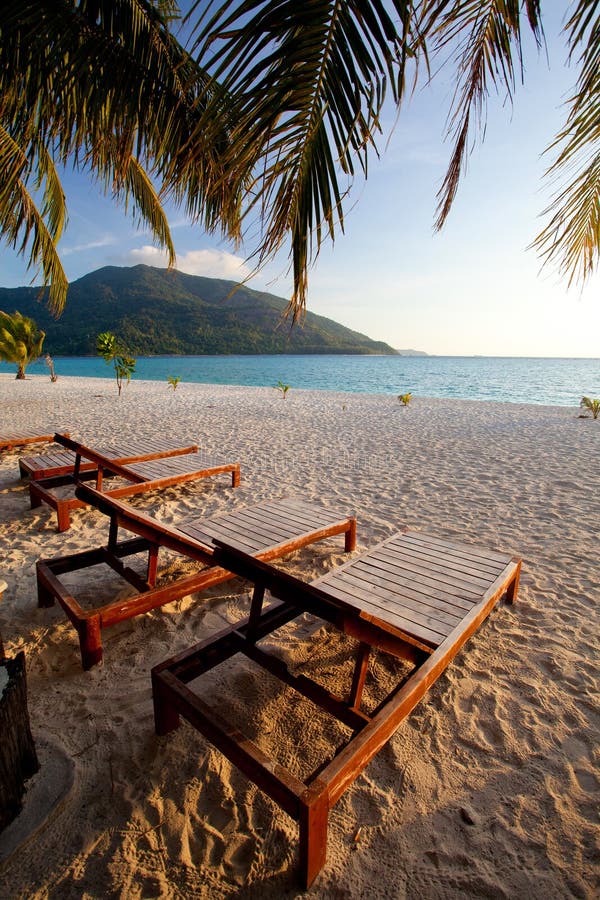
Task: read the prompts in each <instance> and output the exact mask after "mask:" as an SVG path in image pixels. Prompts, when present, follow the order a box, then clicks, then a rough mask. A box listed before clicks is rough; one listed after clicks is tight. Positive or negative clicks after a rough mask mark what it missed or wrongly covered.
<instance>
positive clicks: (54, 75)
mask: <svg viewBox="0 0 600 900" xmlns="http://www.w3.org/2000/svg"><path fill="white" fill-rule="evenodd" d="M542 5H543V4H542V2H541V0H528V2H527V3H516V2H511V3H499V2H494V3H483V2H482V3H461V2H458V0H453V2H447V0H423V2H419V3H411V2H408V3H407V2H404V0H390V2H389V3H383V2H382V0H347V2H345V3H333V2H331V0H314V2H312V3H311V4H310V5H307V4H304V3H299V2H297V0H260V2H259V0H251V2H247V0H218V2H217V0H207V2H205V3H200V2H197V0H196V2H193V3H192V4H191V6H190V11H189V13H188V14H187V16H186V18H185V23H186V25H187V30H188V33H189V34H190V42H189V50H188V49H186V48H184V47H183V46H182V45H181V44H180V43H179V40H178V38H177V37H176V34H180V33H181V17H180V14H179V10H178V7H177V4H176V3H175V2H173V0H104V2H102V3H98V2H95V0H73V2H69V3H63V4H49V3H47V2H45V0H28V2H27V4H26V7H25V8H24V7H23V0H4V3H3V7H2V17H1V20H0V96H2V106H1V109H0V162H1V166H0V225H1V227H0V235H1V236H2V238H3V239H4V241H6V243H7V244H8V245H9V246H10V247H12V248H14V249H15V250H16V252H17V253H19V254H21V255H23V256H25V258H26V259H27V261H28V265H29V266H30V267H33V268H35V269H37V270H38V271H39V272H40V273H41V276H42V280H43V284H44V286H48V287H49V292H48V302H49V304H50V305H51V307H52V308H53V309H54V310H55V311H57V312H58V311H60V310H61V309H62V307H63V306H64V303H65V299H66V295H67V288H68V283H67V279H66V275H65V272H64V270H63V268H62V264H61V260H60V255H59V252H58V243H59V240H60V236H61V234H62V231H63V228H64V224H65V221H66V217H67V205H66V200H65V193H64V190H63V186H62V183H61V172H60V168H61V167H62V166H63V165H64V164H67V165H70V166H72V167H73V168H74V169H76V170H78V171H82V172H84V173H85V174H88V175H90V176H91V177H92V178H93V179H95V180H97V181H98V182H99V183H100V184H101V185H102V186H104V188H105V190H106V192H107V193H110V194H111V195H112V197H113V198H114V199H115V200H116V201H117V202H119V203H121V204H122V205H123V206H124V207H125V208H126V209H131V210H132V212H133V215H134V217H135V218H136V219H137V220H140V221H142V222H143V223H144V225H145V226H146V227H149V229H150V230H151V232H152V234H153V237H154V239H155V240H156V241H157V243H158V244H159V245H160V246H161V247H162V248H163V249H165V250H166V253H167V256H168V261H169V264H170V265H173V264H174V262H175V250H174V246H173V242H172V239H171V235H170V232H169V226H168V222H167V218H166V215H165V211H164V208H163V205H162V200H163V198H168V200H169V201H171V202H172V203H173V204H174V205H175V206H181V207H183V208H184V209H185V212H186V214H187V215H188V216H189V218H190V219H191V220H192V221H194V222H198V223H199V224H201V225H202V226H203V227H204V229H205V230H206V231H207V232H208V233H215V232H218V233H219V234H220V235H222V236H225V237H228V238H230V239H232V240H234V241H236V242H238V243H239V242H240V241H241V239H242V237H243V236H244V235H246V237H247V236H248V234H250V233H253V234H254V235H255V238H254V242H253V243H254V246H253V247H252V248H251V253H252V258H253V259H255V260H256V266H257V267H259V268H260V267H261V266H264V265H265V264H266V263H267V262H269V261H270V260H272V259H273V258H274V257H275V256H276V255H277V254H278V253H280V251H281V250H282V248H284V247H288V248H289V255H290V259H291V271H292V275H293V291H292V296H291V299H290V310H291V311H292V312H293V314H294V318H297V317H298V316H300V315H301V314H302V311H303V310H304V308H305V304H306V297H307V291H308V270H309V266H310V264H311V262H312V261H313V260H314V259H315V257H316V256H317V255H318V254H319V252H320V250H321V247H322V246H323V244H324V242H326V241H333V240H334V238H335V237H336V236H337V234H338V233H339V231H341V230H343V228H344V208H345V206H346V203H347V202H349V201H348V194H349V189H348V186H349V185H350V186H351V184H352V181H353V179H354V178H355V176H356V174H357V173H362V176H363V177H364V178H366V177H367V173H368V168H369V167H368V163H369V161H370V158H371V157H372V155H373V154H377V152H378V146H377V144H378V142H379V139H380V133H381V131H382V124H381V123H382V121H383V120H384V119H390V118H391V119H393V118H394V117H393V116H391V117H390V116H388V115H386V116H383V115H382V113H383V107H384V102H386V100H387V98H388V97H390V98H391V100H392V101H393V102H394V103H395V105H396V106H397V107H398V109H399V108H400V107H401V105H402V104H403V103H404V102H405V101H407V100H408V99H409V98H410V96H411V95H412V91H413V88H414V86H415V84H418V83H420V80H431V81H435V79H436V77H442V78H445V79H446V80H447V81H448V82H449V83H451V84H452V87H453V90H450V91H449V92H448V93H449V95H450V96H451V97H452V100H451V101H450V102H451V107H450V110H449V115H448V119H447V121H448V131H447V137H448V138H449V139H450V140H451V141H452V149H451V153H450V160H449V165H448V169H447V173H446V176H445V178H444V181H443V183H442V186H441V188H440V191H439V193H438V209H437V215H436V223H435V224H436V227H437V228H441V227H442V226H443V225H444V223H445V222H446V220H447V218H448V216H449V214H450V210H451V208H452V205H453V203H454V200H455V197H456V193H457V190H458V186H459V181H460V179H461V177H462V176H463V173H464V171H465V168H466V161H467V157H468V154H469V153H470V152H471V150H472V148H473V146H474V143H475V142H476V140H477V139H478V138H479V137H481V138H482V137H483V134H484V132H485V128H484V124H485V114H486V106H487V101H488V98H489V96H490V94H491V93H495V92H497V93H498V94H502V95H503V96H504V97H505V98H506V99H507V100H508V101H509V104H510V103H511V102H512V99H513V96H514V93H515V88H516V84H517V82H518V81H519V79H523V77H524V73H525V68H526V67H525V63H524V56H525V50H526V44H527V37H528V34H529V35H532V36H533V42H534V43H535V44H536V45H537V47H538V49H541V50H543V49H544V32H543V24H542ZM595 7H596V4H595V3H594V2H592V0H574V3H573V4H571V5H570V6H569V8H568V10H567V12H566V14H565V24H564V35H565V42H566V54H567V57H568V59H569V61H570V62H572V63H574V64H576V65H577V66H578V74H577V79H578V80H577V85H576V88H575V89H574V90H573V91H572V93H571V95H570V97H569V99H568V101H567V102H566V104H565V106H566V121H565V124H564V127H563V128H562V129H561V130H560V131H559V133H558V135H557V136H556V138H555V139H554V141H553V142H552V144H551V152H552V154H553V161H552V162H551V163H550V166H549V170H548V175H549V177H550V178H551V179H552V183H553V184H556V185H557V188H556V193H555V195H554V197H553V199H552V201H551V203H550V206H549V207H548V208H547V209H546V210H545V216H546V221H547V225H546V227H545V228H544V229H543V230H542V232H541V233H540V234H539V235H538V237H537V238H535V240H534V245H535V247H536V248H537V250H538V252H539V253H540V254H541V256H542V258H543V260H544V261H545V262H552V263H555V264H557V265H558V267H559V269H560V271H561V273H562V274H563V275H564V276H565V277H566V278H567V279H568V281H569V283H570V282H571V281H572V280H575V281H579V282H581V283H583V282H584V281H585V280H586V279H587V278H588V277H589V275H590V274H591V272H592V270H593V269H594V267H595V265H596V264H597V261H598V256H599V250H600V228H598V194H599V192H600V151H599V149H598V143H597V121H598V116H597V97H598V86H599V81H600V74H599V67H598V55H599V53H600V29H599V28H598V24H597V16H595V15H594V10H595ZM307 9H308V10H309V12H308V13H307ZM83 72H84V73H85V77H82V73H83ZM438 73H440V74H439V76H438Z"/></svg>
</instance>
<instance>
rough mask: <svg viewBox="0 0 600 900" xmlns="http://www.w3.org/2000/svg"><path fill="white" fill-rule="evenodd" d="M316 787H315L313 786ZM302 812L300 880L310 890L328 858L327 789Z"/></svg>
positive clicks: (307, 804)
mask: <svg viewBox="0 0 600 900" xmlns="http://www.w3.org/2000/svg"><path fill="white" fill-rule="evenodd" d="M313 787H314V786H313ZM310 800H311V801H312V802H308V803H306V805H304V804H303V805H302V808H301V810H300V880H301V882H302V886H303V887H304V888H305V889H308V888H309V887H310V886H311V884H312V883H313V881H314V880H315V878H316V877H317V875H318V874H319V872H320V871H321V869H322V868H323V866H324V865H325V860H326V857H327V820H328V816H329V802H328V797H327V791H326V788H323V790H322V792H321V793H319V794H317V796H316V797H314V798H312V797H311V798H310Z"/></svg>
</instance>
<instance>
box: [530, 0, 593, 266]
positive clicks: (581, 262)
mask: <svg viewBox="0 0 600 900" xmlns="http://www.w3.org/2000/svg"><path fill="white" fill-rule="evenodd" d="M565 32H566V34H567V40H568V44H569V46H570V48H571V56H576V55H577V54H579V57H578V62H579V64H580V74H579V79H578V83H577V90H576V92H575V94H574V96H573V97H572V98H571V101H570V112H569V116H568V119H567V122H566V125H565V127H564V128H563V130H562V131H561V132H560V134H559V135H558V136H557V138H556V141H555V143H554V144H553V146H552V148H551V149H552V150H556V149H558V150H559V152H558V156H557V158H556V160H555V162H554V163H553V165H552V166H551V167H550V169H549V170H548V173H547V174H548V175H549V176H550V177H555V178H557V179H559V180H563V179H564V178H565V177H566V178H567V179H568V181H567V184H566V185H565V186H564V187H562V188H560V189H559V190H558V192H557V194H556V196H555V197H554V201H553V203H552V205H551V206H549V207H548V209H546V210H545V211H544V213H545V215H547V216H549V219H550V220H549V222H548V224H547V225H546V227H545V228H544V230H543V231H542V232H541V234H539V235H538V237H537V238H536V240H535V242H534V245H535V246H536V247H537V249H538V250H539V251H540V253H541V255H542V257H543V258H545V259H546V260H547V261H557V262H558V265H559V269H560V271H561V273H562V274H563V275H565V276H566V277H567V279H568V282H569V284H571V283H572V282H573V281H576V282H579V283H580V284H583V283H584V282H585V280H586V279H587V278H588V276H589V275H590V274H591V273H592V271H593V270H594V266H595V264H596V262H597V258H598V249H599V248H600V16H599V15H598V3H597V2H596V0H580V2H579V3H578V4H577V5H576V7H575V8H574V9H573V12H572V13H571V16H570V18H569V20H568V22H567V23H566V26H565ZM573 173H574V174H573Z"/></svg>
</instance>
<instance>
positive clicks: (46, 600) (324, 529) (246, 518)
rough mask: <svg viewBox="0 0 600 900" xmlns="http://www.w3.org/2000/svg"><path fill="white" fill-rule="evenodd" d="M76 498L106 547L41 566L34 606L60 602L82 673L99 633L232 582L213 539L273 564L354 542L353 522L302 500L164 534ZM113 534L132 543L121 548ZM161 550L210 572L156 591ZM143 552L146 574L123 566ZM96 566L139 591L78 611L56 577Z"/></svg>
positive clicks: (110, 507)
mask: <svg viewBox="0 0 600 900" xmlns="http://www.w3.org/2000/svg"><path fill="white" fill-rule="evenodd" d="M77 495H78V496H79V497H80V498H81V499H82V500H84V501H85V502H86V503H92V504H93V505H94V506H96V507H97V508H98V509H99V510H100V511H101V512H103V513H105V514H106V515H107V516H108V517H109V519H110V525H109V530H108V543H107V545H106V546H105V547H98V548H96V549H93V550H86V551H83V552H82V553H76V554H74V555H72V556H64V557H61V558H57V559H43V560H39V561H38V563H37V585H38V605H39V606H52V604H53V603H54V601H55V600H58V602H59V603H60V605H61V606H62V608H63V609H64V611H65V612H66V614H67V616H68V617H69V619H70V620H71V622H72V623H73V625H74V626H75V629H76V631H77V633H78V635H79V644H80V648H81V660H82V663H83V668H84V669H89V668H91V667H92V666H93V665H95V664H96V663H97V662H99V661H100V660H101V659H102V634H101V632H102V629H103V628H107V627H108V626H110V625H113V624H114V623H116V622H122V621H123V620H124V619H132V618H134V617H135V616H138V615H141V614H142V613H145V612H148V611H149V610H151V609H156V608H157V607H159V606H164V604H165V603H170V602H171V601H173V600H177V599H179V598H180V597H185V596H187V595H188V594H192V593H196V592H197V591H202V590H205V589H206V588H208V587H210V586H212V585H214V584H220V583H221V582H222V581H226V580H227V579H229V578H232V577H233V575H232V574H231V572H228V571H227V570H226V569H223V568H221V567H219V566H215V565H213V564H212V562H213V551H214V546H213V540H214V539H216V538H225V539H226V540H228V541H232V542H234V543H235V544H236V546H238V547H241V548H243V549H244V550H245V551H246V552H247V553H251V554H253V555H255V556H256V557H257V558H258V559H262V560H272V559H276V558H278V557H280V556H283V555H285V554H287V553H291V552H292V551H294V550H298V549H299V548H300V547H304V546H306V544H311V543H314V542H315V541H321V540H324V539H326V538H329V537H333V536H334V535H337V534H344V535H345V549H346V550H347V551H350V550H353V549H354V547H355V544H356V520H355V518H354V517H353V516H347V515H342V514H340V513H336V512H335V511H332V510H329V509H326V508H325V507H323V506H320V505H319V504H316V503H305V502H303V501H301V500H293V499H290V500H273V501H268V502H265V503H260V504H258V505H257V506H251V507H246V508H243V509H238V510H235V511H234V512H232V513H229V514H228V515H224V516H217V517H215V518H212V519H199V520H198V521H196V522H193V523H191V524H186V525H180V526H179V528H170V527H167V526H166V525H161V523H160V522H157V521H156V519H153V518H152V517H151V516H148V515H145V514H144V513H141V512H139V511H138V510H136V509H133V508H132V507H131V506H128V505H127V504H125V503H122V502H120V501H119V500H115V499H114V498H112V497H108V496H107V495H106V494H104V493H100V492H98V491H96V490H94V489H92V488H90V487H88V486H86V485H80V486H79V487H78V488H77ZM119 528H123V529H125V530H126V531H129V532H132V533H133V534H135V535H137V537H136V538H132V539H128V540H125V541H121V542H119V541H118V540H117V537H118V529H119ZM161 547H165V548H168V549H169V550H173V551H175V552H177V553H180V554H182V555H183V556H186V557H188V558H190V559H193V560H197V561H198V562H200V563H205V564H207V566H208V568H205V569H204V570H202V571H199V572H196V573H194V574H192V575H189V576H186V577H184V578H179V579H177V580H176V581H174V582H171V583H169V584H165V585H162V586H160V585H158V584H157V572H158V552H159V550H160V548H161ZM142 552H147V554H148V559H147V566H146V572H145V576H141V575H139V574H138V573H136V572H135V571H134V570H133V569H131V568H130V567H128V566H126V565H125V564H124V563H123V560H124V559H125V558H126V557H127V556H131V555H132V554H135V553H142ZM100 563H104V564H106V565H108V566H110V567H111V568H112V569H113V570H114V571H115V572H117V573H118V574H119V575H121V576H122V577H123V578H124V579H126V580H127V581H128V582H129V583H130V584H131V585H133V587H135V589H136V591H138V593H136V594H135V595H134V596H132V597H129V598H127V599H125V600H117V601H114V602H109V603H107V604H106V605H103V606H96V607H94V608H93V609H90V610H88V609H84V608H83V607H82V606H81V604H80V603H78V601H77V600H76V599H75V597H74V596H73V595H72V594H71V592H70V591H69V589H68V588H67V587H66V585H64V584H63V583H62V581H61V579H60V576H61V575H62V574H63V573H65V572H75V571H78V570H80V569H87V568H89V567H90V566H95V565H99V564H100Z"/></svg>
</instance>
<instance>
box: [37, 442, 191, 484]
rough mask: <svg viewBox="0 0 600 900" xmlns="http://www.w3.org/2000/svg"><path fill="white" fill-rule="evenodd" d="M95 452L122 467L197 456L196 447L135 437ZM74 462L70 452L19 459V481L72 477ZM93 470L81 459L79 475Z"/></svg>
mask: <svg viewBox="0 0 600 900" xmlns="http://www.w3.org/2000/svg"><path fill="white" fill-rule="evenodd" d="M67 437H68V435H67ZM97 452H98V453H100V454H101V455H102V456H104V457H106V459H111V460H112V461H113V462H116V463H118V464H119V465H126V464H127V463H132V462H140V461H141V460H148V459H163V458H165V457H168V456H183V455H184V454H186V453H197V452H198V444H192V443H184V442H182V441H177V440H174V439H172V438H168V437H154V436H152V437H144V438H138V437H136V438H135V440H133V441H127V442H126V443H125V442H119V443H118V444H116V445H113V446H112V447H102V448H98V450H97ZM75 460H76V454H75V453H74V452H73V451H72V450H64V451H60V450H56V451H54V452H49V453H44V454H42V455H37V456H22V457H21V459H20V460H19V469H20V472H21V478H27V477H29V478H31V480H32V481H39V480H40V479H43V478H55V477H56V476H59V475H73V472H74V471H75ZM97 468H98V466H97V465H96V463H93V462H90V461H85V460H81V462H80V465H79V472H80V473H81V472H95V471H96V470H97Z"/></svg>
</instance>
